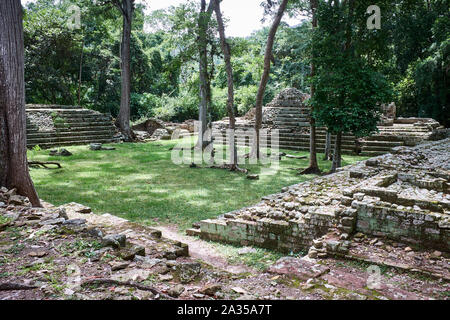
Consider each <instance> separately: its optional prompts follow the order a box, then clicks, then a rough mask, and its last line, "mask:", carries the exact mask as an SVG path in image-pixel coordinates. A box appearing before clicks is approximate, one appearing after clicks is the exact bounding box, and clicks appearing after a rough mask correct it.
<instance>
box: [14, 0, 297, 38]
mask: <svg viewBox="0 0 450 320" xmlns="http://www.w3.org/2000/svg"><path fill="white" fill-rule="evenodd" d="M185 1H186V0H145V1H142V0H138V1H137V2H146V3H148V10H158V9H164V8H167V7H169V6H172V5H175V6H176V5H179V4H180V3H183V2H185ZM190 1H198V0H190ZM21 2H22V4H23V5H25V4H26V3H28V2H34V0H21ZM261 2H262V0H224V1H223V2H222V4H221V8H222V11H223V14H224V17H225V18H227V19H228V20H229V22H228V25H227V29H226V34H227V36H232V37H246V36H249V35H250V34H251V33H252V32H253V31H255V30H258V29H261V27H262V26H263V25H264V26H266V25H270V23H271V21H266V22H265V23H264V24H263V23H262V22H261V19H262V17H263V8H262V7H261V6H260V4H261ZM283 21H284V22H287V23H289V24H290V25H297V24H299V23H300V18H296V19H290V18H289V17H287V16H286V17H284V18H283Z"/></svg>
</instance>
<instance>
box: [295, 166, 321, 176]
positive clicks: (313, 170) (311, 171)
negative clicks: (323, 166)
mask: <svg viewBox="0 0 450 320" xmlns="http://www.w3.org/2000/svg"><path fill="white" fill-rule="evenodd" d="M300 170H301V169H300ZM321 173H322V172H321V171H320V169H319V168H318V167H308V168H306V169H304V170H303V171H300V172H299V173H298V174H299V175H303V174H317V175H320V174H321Z"/></svg>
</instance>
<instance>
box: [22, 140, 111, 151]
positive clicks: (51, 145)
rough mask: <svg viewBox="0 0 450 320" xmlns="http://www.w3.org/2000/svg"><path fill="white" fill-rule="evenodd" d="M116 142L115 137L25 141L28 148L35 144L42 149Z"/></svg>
mask: <svg viewBox="0 0 450 320" xmlns="http://www.w3.org/2000/svg"><path fill="white" fill-rule="evenodd" d="M113 142H116V140H115V139H113V138H109V139H98V138H96V139H92V140H74V141H65V142H58V143H53V142H45V143H38V144H32V143H27V147H28V148H32V147H34V146H36V145H39V147H40V148H42V149H48V148H54V147H60V146H75V145H83V144H86V145H87V144H90V143H113Z"/></svg>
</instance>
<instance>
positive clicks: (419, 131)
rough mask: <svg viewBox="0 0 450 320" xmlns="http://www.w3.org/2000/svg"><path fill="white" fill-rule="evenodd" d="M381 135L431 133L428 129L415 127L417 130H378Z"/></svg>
mask: <svg viewBox="0 0 450 320" xmlns="http://www.w3.org/2000/svg"><path fill="white" fill-rule="evenodd" d="M378 130H379V131H380V133H385V132H388V133H412V134H414V133H416V132H417V133H422V132H430V130H429V129H428V128H422V127H415V128H391V129H388V128H378Z"/></svg>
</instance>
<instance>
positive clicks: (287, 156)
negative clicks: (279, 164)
mask: <svg viewBox="0 0 450 320" xmlns="http://www.w3.org/2000/svg"><path fill="white" fill-rule="evenodd" d="M285 157H286V158H291V159H307V158H308V157H307V156H294V155H293V154H286V155H285Z"/></svg>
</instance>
